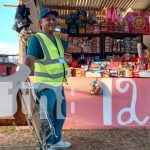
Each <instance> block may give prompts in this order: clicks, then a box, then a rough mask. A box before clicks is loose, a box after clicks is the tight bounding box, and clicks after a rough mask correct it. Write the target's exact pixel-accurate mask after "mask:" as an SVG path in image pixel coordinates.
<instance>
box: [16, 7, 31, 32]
mask: <svg viewBox="0 0 150 150" xmlns="http://www.w3.org/2000/svg"><path fill="white" fill-rule="evenodd" d="M29 15H30V11H29V8H26V7H25V5H18V7H17V10H16V15H15V23H14V25H13V30H15V31H16V32H18V33H20V32H21V30H22V29H27V28H28V27H29V26H30V24H31V23H32V22H31V20H30V19H29V18H28V16H29Z"/></svg>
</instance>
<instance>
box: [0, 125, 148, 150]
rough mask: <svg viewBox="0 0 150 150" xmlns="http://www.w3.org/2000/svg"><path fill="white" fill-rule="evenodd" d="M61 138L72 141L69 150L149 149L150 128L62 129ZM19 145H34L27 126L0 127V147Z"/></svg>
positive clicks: (17, 146) (17, 147)
mask: <svg viewBox="0 0 150 150" xmlns="http://www.w3.org/2000/svg"><path fill="white" fill-rule="evenodd" d="M63 138H64V140H67V141H69V142H71V143H72V147H71V148H69V150H150V129H109V130H63ZM20 145H24V146H33V145H35V143H34V140H33V137H32V135H31V133H30V131H29V129H28V128H26V129H18V128H16V127H0V147H4V148H3V149H4V150H5V149H6V148H5V147H7V150H12V148H11V146H14V147H16V148H15V150H17V149H18V150H20V149H21V148H19V146H20ZM9 147H10V149H9ZM3 149H2V148H1V149H0V150H3ZM30 149H31V150H33V149H34V147H32V148H29V147H28V150H30Z"/></svg>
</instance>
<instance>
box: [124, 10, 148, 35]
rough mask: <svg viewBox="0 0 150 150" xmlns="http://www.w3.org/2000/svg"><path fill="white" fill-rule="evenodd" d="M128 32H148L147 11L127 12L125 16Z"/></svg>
mask: <svg viewBox="0 0 150 150" xmlns="http://www.w3.org/2000/svg"><path fill="white" fill-rule="evenodd" d="M126 19H127V22H128V27H129V33H142V34H150V23H149V14H148V13H133V12H129V13H128V14H127V16H126Z"/></svg>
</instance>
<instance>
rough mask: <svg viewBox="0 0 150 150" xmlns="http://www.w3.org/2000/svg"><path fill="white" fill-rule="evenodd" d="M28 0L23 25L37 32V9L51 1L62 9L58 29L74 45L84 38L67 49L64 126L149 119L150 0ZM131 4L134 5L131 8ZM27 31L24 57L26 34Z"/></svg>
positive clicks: (108, 124)
mask: <svg viewBox="0 0 150 150" xmlns="http://www.w3.org/2000/svg"><path fill="white" fill-rule="evenodd" d="M24 4H25V6H26V7H27V8H30V15H29V18H30V19H31V22H32V23H31V26H30V28H28V27H26V28H25V29H26V31H29V30H31V31H32V32H28V33H33V32H37V30H38V21H37V16H38V13H39V10H40V9H41V8H44V7H49V8H51V9H56V10H57V11H58V12H59V14H60V15H59V17H60V18H59V19H58V27H57V29H58V30H59V31H60V32H56V34H57V35H60V36H61V37H62V38H67V40H68V41H69V42H72V43H73V44H75V45H80V44H83V43H84V44H85V47H84V49H83V51H81V52H79V51H75V50H74V49H70V50H68V52H69V54H66V61H67V62H68V66H69V70H68V72H69V77H68V83H69V84H68V85H65V92H66V97H67V102H68V108H67V110H68V115H67V116H68V118H67V121H66V124H65V128H72V129H73V128H75V129H77V128H87V129H88V128H107V127H114V126H115V127H133V126H134V127H135V126H136V127H148V126H149V125H150V121H149V115H150V111H149V108H148V106H149V98H150V95H149V82H150V80H149V77H150V51H149V49H150V47H148V46H146V45H144V43H143V35H147V36H148V37H149V34H150V28H149V24H150V22H149V13H148V12H145V10H148V7H149V2H148V1H147V0H143V1H142V2H141V1H140V0H139V1H138V0H135V1H132V2H129V1H127V0H122V1H120V0H118V1H115V3H113V1H109V2H105V1H99V0H97V1H96V0H93V1H88V2H87V1H82V2H79V1H78V0H74V1H69V0H63V1H61V2H60V1H59V0H55V2H53V1H51V0H48V1H44V0H41V1H39V0H35V1H31V2H28V1H24ZM128 8H132V9H130V10H129V12H128V13H127V11H126V10H127V9H128ZM33 10H35V11H36V13H35V11H34V13H32V12H33ZM58 30H57V31H58ZM20 33H21V32H20ZM20 33H19V34H20ZM23 33H25V32H23ZM23 33H21V34H20V42H21V43H20V57H21V58H22V61H23V59H24V57H25V44H26V40H27V37H28V36H26V35H27V34H23ZM66 34H67V36H66ZM24 37H25V38H24ZM24 39H25V40H24ZM70 54H71V55H70ZM71 56H72V57H71ZM70 60H71V61H70ZM143 77H145V78H143ZM147 77H148V78H147Z"/></svg>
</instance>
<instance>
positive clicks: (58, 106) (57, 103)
mask: <svg viewBox="0 0 150 150" xmlns="http://www.w3.org/2000/svg"><path fill="white" fill-rule="evenodd" d="M34 92H35V94H36V96H37V98H38V99H39V101H41V97H42V96H46V98H47V103H46V108H47V112H48V115H49V118H50V120H49V121H50V122H51V124H52V126H53V127H54V129H55V134H56V136H55V135H54V134H53V135H50V136H49V133H50V131H49V130H50V129H49V130H47V131H46V137H48V138H47V139H46V143H47V144H55V143H57V142H59V141H60V139H61V131H62V127H63V124H64V121H65V118H66V98H65V94H64V87H61V88H60V89H57V88H56V91H55V90H53V89H51V88H47V89H43V90H41V91H38V89H34ZM59 94H60V95H61V96H60V98H58V95H59ZM36 101H37V100H36ZM37 103H38V101H37Z"/></svg>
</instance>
